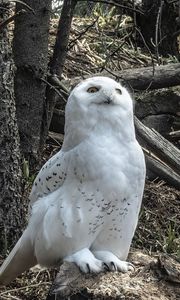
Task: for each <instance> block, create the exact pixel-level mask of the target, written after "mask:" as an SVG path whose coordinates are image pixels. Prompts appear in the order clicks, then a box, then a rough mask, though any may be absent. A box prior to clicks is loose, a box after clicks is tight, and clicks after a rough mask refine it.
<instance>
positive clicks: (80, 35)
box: [68, 17, 99, 51]
mask: <svg viewBox="0 0 180 300" xmlns="http://www.w3.org/2000/svg"><path fill="white" fill-rule="evenodd" d="M98 19H99V17H97V18H96V19H95V21H93V22H92V24H90V25H88V26H87V27H86V29H85V30H83V31H81V32H80V34H79V35H78V36H77V37H76V38H75V39H74V40H72V41H71V42H70V43H69V46H68V51H69V50H70V49H71V48H73V46H74V45H75V43H76V41H77V40H79V39H80V38H81V37H82V36H83V35H84V34H85V33H86V32H87V31H88V30H89V29H90V28H92V27H93V26H94V25H95V24H96V22H97V21H98Z"/></svg>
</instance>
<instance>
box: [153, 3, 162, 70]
mask: <svg viewBox="0 0 180 300" xmlns="http://www.w3.org/2000/svg"><path fill="white" fill-rule="evenodd" d="M163 6H164V0H161V4H160V6H159V10H158V14H157V19H156V30H155V52H156V58H157V61H158V63H159V64H160V60H159V42H158V39H159V34H160V40H162V38H161V30H160V26H161V16H162V10H163Z"/></svg>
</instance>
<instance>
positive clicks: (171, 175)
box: [145, 154, 180, 189]
mask: <svg viewBox="0 0 180 300" xmlns="http://www.w3.org/2000/svg"><path fill="white" fill-rule="evenodd" d="M145 160H146V167H147V170H148V171H151V172H152V173H153V174H157V175H158V177H159V178H160V179H163V180H164V181H166V182H167V183H168V184H169V185H171V186H174V187H175V188H177V189H179V187H180V176H179V175H178V174H177V173H176V172H174V171H173V170H172V169H171V168H170V167H169V166H167V165H165V164H163V163H162V162H160V161H159V160H157V159H155V158H154V157H151V156H149V155H147V154H145Z"/></svg>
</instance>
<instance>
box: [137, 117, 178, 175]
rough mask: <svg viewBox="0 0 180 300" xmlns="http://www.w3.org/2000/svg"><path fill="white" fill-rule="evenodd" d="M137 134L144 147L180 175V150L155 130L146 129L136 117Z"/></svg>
mask: <svg viewBox="0 0 180 300" xmlns="http://www.w3.org/2000/svg"><path fill="white" fill-rule="evenodd" d="M135 127H136V134H137V137H138V139H139V142H140V144H141V145H142V146H145V147H147V149H148V150H150V151H152V152H153V153H155V155H156V156H157V157H158V158H160V160H162V161H164V162H165V163H166V164H167V165H169V166H170V167H171V168H172V169H173V170H174V171H175V172H177V174H180V150H179V149H178V148H177V147H175V146H174V145H173V144H172V143H170V142H169V141H168V140H166V139H165V138H164V137H163V136H162V135H161V134H160V133H158V132H157V131H156V130H154V129H150V128H148V127H146V126H145V125H144V124H143V123H142V122H141V121H139V120H138V119H137V118H136V117H135Z"/></svg>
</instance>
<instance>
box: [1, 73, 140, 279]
mask: <svg viewBox="0 0 180 300" xmlns="http://www.w3.org/2000/svg"><path fill="white" fill-rule="evenodd" d="M65 119H66V122H65V136H64V143H63V145H62V149H61V151H60V152H58V153H57V154H56V155H55V156H53V157H52V158H51V159H50V160H48V162H47V163H46V164H45V165H44V166H43V167H42V169H41V170H40V172H39V174H38V176H37V178H36V180H35V182H34V185H33V188H32V192H31V194H30V214H31V216H30V219H29V224H28V226H27V229H26V230H25V231H24V233H23V235H22V237H21V238H20V240H19V241H18V242H17V244H16V246H15V247H14V249H13V250H12V251H11V253H10V254H9V256H8V257H7V259H6V260H5V262H4V264H3V265H2V266H1V268H0V284H7V283H8V282H10V281H11V280H13V279H14V278H15V277H16V276H18V275H19V274H20V273H22V272H24V271H25V270H27V269H28V268H30V267H32V266H34V265H36V264H40V265H42V266H45V267H50V266H57V265H60V264H61V263H62V262H63V261H70V262H74V263H76V264H77V265H78V266H79V268H80V269H81V270H82V271H83V272H96V273H97V272H101V271H103V270H104V268H105V266H106V268H107V267H108V268H109V269H110V270H118V271H122V272H126V271H128V270H130V269H132V265H131V264H130V263H128V262H126V258H127V255H128V252H129V247H130V244H131V241H132V238H133V235H134V232H135V229H136V225H137V221H138V214H139V210H140V205H141V200H142V195H143V189H144V181H145V163H144V156H143V152H142V150H141V147H140V145H139V144H138V142H137V140H136V137H135V130H134V122H133V103H132V99H131V97H130V95H129V93H128V91H127V90H126V89H125V88H124V87H123V86H122V85H121V84H119V83H117V82H115V81H114V80H112V79H110V78H106V77H93V78H89V79H87V80H84V81H82V82H81V83H80V84H78V85H77V86H76V87H75V88H74V89H73V91H72V92H71V94H70V96H69V99H68V102H67V105H66V111H65Z"/></svg>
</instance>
